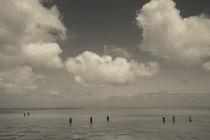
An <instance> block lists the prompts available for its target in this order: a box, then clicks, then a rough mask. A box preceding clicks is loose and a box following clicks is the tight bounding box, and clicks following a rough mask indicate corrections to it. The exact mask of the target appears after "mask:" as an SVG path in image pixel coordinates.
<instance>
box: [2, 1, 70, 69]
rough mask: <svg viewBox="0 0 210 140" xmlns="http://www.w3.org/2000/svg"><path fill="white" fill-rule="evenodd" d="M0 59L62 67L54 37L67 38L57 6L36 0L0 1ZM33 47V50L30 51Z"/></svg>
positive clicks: (10, 63) (11, 62) (10, 61)
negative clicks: (46, 5) (49, 5)
mask: <svg viewBox="0 0 210 140" xmlns="http://www.w3.org/2000/svg"><path fill="white" fill-rule="evenodd" d="M0 9H1V11H0V51H1V52H0V62H1V64H5V65H14V64H16V65H19V64H30V65H31V66H44V67H48V66H49V67H48V68H61V67H62V64H61V63H62V61H61V59H60V57H59V54H60V53H61V52H62V50H61V48H60V47H59V45H58V44H57V43H56V41H57V40H63V39H65V38H66V32H67V29H66V28H65V26H64V25H63V23H62V22H61V20H60V19H61V18H60V13H59V11H58V9H57V7H56V6H53V7H51V8H50V9H48V8H46V7H44V6H43V5H42V4H41V3H40V1H39V0H19V1H15V0H7V1H0ZM32 51H33V52H32Z"/></svg>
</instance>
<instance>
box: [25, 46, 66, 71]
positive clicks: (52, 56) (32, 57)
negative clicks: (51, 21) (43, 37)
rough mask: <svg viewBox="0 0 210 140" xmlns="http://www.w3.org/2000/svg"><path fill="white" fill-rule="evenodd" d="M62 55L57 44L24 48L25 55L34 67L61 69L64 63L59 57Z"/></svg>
mask: <svg viewBox="0 0 210 140" xmlns="http://www.w3.org/2000/svg"><path fill="white" fill-rule="evenodd" d="M60 53H62V50H61V48H60V47H59V46H58V44H57V43H36V44H29V45H28V46H25V47H23V55H24V56H25V57H26V60H28V62H29V63H30V64H32V65H34V66H38V67H46V68H61V67H63V63H62V61H61V59H60V57H59V54H60Z"/></svg>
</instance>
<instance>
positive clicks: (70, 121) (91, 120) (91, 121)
mask: <svg viewBox="0 0 210 140" xmlns="http://www.w3.org/2000/svg"><path fill="white" fill-rule="evenodd" d="M106 121H107V122H109V116H108V115H107V116H106ZM69 123H70V124H71V123H72V117H70V118H69ZM92 123H93V117H92V116H90V124H92Z"/></svg>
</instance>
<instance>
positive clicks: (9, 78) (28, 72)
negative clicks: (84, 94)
mask: <svg viewBox="0 0 210 140" xmlns="http://www.w3.org/2000/svg"><path fill="white" fill-rule="evenodd" d="M42 78H44V76H43V75H41V74H35V73H34V72H33V71H32V68H31V67H29V66H26V65H24V66H16V67H15V68H14V69H11V70H4V71H1V72H0V88H1V91H2V90H4V91H6V92H7V93H19V94H23V93H25V92H24V91H28V90H35V89H36V88H37V85H36V80H38V79H42Z"/></svg>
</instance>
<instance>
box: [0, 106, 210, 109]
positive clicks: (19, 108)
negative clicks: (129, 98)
mask: <svg viewBox="0 0 210 140" xmlns="http://www.w3.org/2000/svg"><path fill="white" fill-rule="evenodd" d="M100 108H112V109H114V108H128V109H129V108H148V109H149V108H210V106H168V107H166V106H127V107H126V106H122V107H119V106H113V107H112V106H101V107H100V106H99V107H92V106H90V107H17V108H15V107H8V108H7V107H4V108H0V110H78V109H100Z"/></svg>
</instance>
